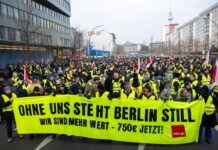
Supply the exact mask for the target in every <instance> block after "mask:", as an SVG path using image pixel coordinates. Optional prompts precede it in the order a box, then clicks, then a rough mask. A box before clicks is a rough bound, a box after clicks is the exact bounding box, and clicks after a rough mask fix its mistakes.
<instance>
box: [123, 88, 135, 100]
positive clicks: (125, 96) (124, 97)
mask: <svg viewBox="0 0 218 150" xmlns="http://www.w3.org/2000/svg"><path fill="white" fill-rule="evenodd" d="M120 98H121V99H135V92H134V91H132V92H131V93H130V94H129V96H128V97H127V95H126V93H125V92H124V90H122V92H121V95H120Z"/></svg>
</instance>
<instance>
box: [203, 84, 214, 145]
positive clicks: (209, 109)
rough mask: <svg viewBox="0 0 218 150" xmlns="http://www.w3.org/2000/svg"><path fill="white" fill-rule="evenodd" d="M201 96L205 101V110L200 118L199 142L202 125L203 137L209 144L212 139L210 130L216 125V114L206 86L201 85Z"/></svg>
mask: <svg viewBox="0 0 218 150" xmlns="http://www.w3.org/2000/svg"><path fill="white" fill-rule="evenodd" d="M201 96H202V98H203V99H204V101H205V103H206V104H205V110H204V114H203V118H202V123H201V126H200V131H199V142H201V137H202V132H203V127H205V139H206V142H207V143H208V144H209V143H211V139H212V131H211V128H213V127H214V126H216V125H217V120H216V114H215V106H214V100H213V97H212V95H211V93H210V91H209V88H208V86H203V87H202V89H201Z"/></svg>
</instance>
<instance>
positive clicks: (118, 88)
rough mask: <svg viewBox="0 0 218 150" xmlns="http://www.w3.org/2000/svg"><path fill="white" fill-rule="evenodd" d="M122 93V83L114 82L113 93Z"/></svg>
mask: <svg viewBox="0 0 218 150" xmlns="http://www.w3.org/2000/svg"><path fill="white" fill-rule="evenodd" d="M120 91H121V83H120V81H117V82H114V80H113V92H114V93H119V92H120Z"/></svg>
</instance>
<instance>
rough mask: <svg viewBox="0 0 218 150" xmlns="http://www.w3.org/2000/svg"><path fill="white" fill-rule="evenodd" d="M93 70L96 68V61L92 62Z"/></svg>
mask: <svg viewBox="0 0 218 150" xmlns="http://www.w3.org/2000/svg"><path fill="white" fill-rule="evenodd" d="M92 70H95V62H94V61H93V63H92Z"/></svg>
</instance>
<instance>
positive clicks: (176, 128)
mask: <svg viewBox="0 0 218 150" xmlns="http://www.w3.org/2000/svg"><path fill="white" fill-rule="evenodd" d="M171 129H172V137H173V138H178V137H186V133H185V126H184V125H173V126H171Z"/></svg>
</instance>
